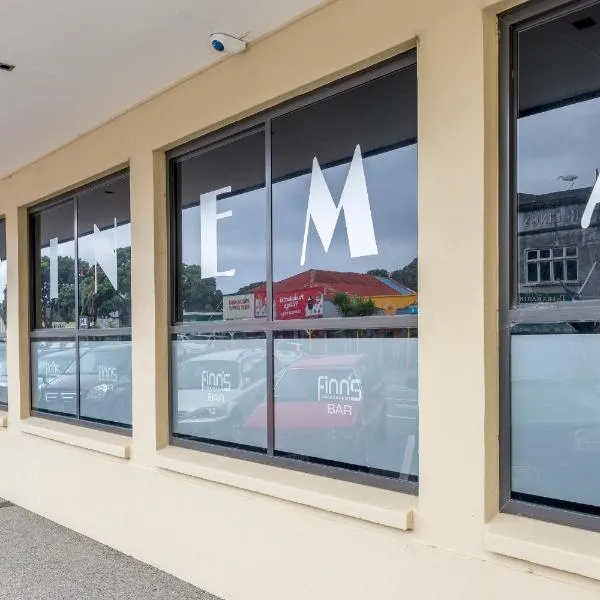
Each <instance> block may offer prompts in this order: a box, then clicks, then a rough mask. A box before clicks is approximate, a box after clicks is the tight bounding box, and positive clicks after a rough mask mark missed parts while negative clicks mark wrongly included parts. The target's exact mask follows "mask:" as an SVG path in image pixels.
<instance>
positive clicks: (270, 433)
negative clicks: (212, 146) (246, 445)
mask: <svg viewBox="0 0 600 600" xmlns="http://www.w3.org/2000/svg"><path fill="white" fill-rule="evenodd" d="M264 135H265V191H266V201H267V202H266V204H267V214H266V219H267V272H266V317H267V322H269V323H270V322H272V321H273V300H274V297H273V165H272V156H273V155H272V147H271V142H272V119H270V118H269V119H267V120H266V121H265V128H264ZM265 334H266V338H267V339H266V344H267V454H268V455H269V456H273V455H274V453H275V354H274V353H275V347H274V342H273V331H272V329H271V328H269V329H268V330H267V331H266V332H265Z"/></svg>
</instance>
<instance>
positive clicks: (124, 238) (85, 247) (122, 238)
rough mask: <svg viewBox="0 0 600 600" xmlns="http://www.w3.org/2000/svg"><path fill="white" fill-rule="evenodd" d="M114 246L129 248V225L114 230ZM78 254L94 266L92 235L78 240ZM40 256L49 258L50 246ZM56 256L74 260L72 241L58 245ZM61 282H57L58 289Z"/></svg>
mask: <svg viewBox="0 0 600 600" xmlns="http://www.w3.org/2000/svg"><path fill="white" fill-rule="evenodd" d="M116 244H117V248H129V247H130V246H131V223H124V224H123V225H119V226H117V228H116ZM78 253H79V260H82V261H87V262H88V263H89V264H90V265H93V264H94V261H95V253H94V234H93V233H88V234H86V235H83V236H81V237H79V238H78ZM41 255H42V256H47V257H49V256H50V246H45V247H43V248H42V249H41ZM58 256H67V257H70V258H73V259H74V258H75V246H74V244H73V240H71V241H68V242H62V243H61V244H58ZM1 277H2V273H1V266H0V285H2V281H4V280H3V279H1ZM60 284H61V281H60V280H59V287H60ZM0 289H1V288H0Z"/></svg>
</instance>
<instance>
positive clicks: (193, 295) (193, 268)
mask: <svg viewBox="0 0 600 600" xmlns="http://www.w3.org/2000/svg"><path fill="white" fill-rule="evenodd" d="M181 296H182V298H183V310H184V311H186V312H204V311H220V310H222V309H223V294H222V292H221V291H220V290H218V289H217V281H216V279H215V278H214V277H207V278H206V279H202V273H201V271H200V265H186V264H184V265H183V267H182V269H181Z"/></svg>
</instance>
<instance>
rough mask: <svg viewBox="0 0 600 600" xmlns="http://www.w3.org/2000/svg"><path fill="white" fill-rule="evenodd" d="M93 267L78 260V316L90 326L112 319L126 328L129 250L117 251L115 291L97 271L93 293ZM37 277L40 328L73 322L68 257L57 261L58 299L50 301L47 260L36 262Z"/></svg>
mask: <svg viewBox="0 0 600 600" xmlns="http://www.w3.org/2000/svg"><path fill="white" fill-rule="evenodd" d="M95 270H96V267H95V266H94V265H90V264H89V263H88V262H87V261H85V260H81V259H80V260H79V301H80V306H79V314H80V316H88V317H89V318H90V321H91V322H92V323H95V321H96V319H106V318H109V317H112V316H116V317H118V318H119V324H120V325H121V326H123V325H124V324H128V323H129V322H130V320H129V314H130V297H131V248H118V249H117V287H118V289H117V290H115V288H114V287H113V285H112V283H111V282H110V281H109V279H108V277H107V276H106V275H105V274H104V272H103V271H102V269H101V268H99V269H98V274H97V276H98V284H97V291H96V284H95ZM40 274H41V309H42V311H41V312H42V314H41V318H42V321H43V324H44V327H47V328H48V327H52V324H53V322H60V321H62V322H66V323H69V322H72V321H74V320H75V260H74V258H72V257H70V256H59V257H58V281H59V286H58V298H50V258H49V257H47V256H43V257H42V259H41V261H40Z"/></svg>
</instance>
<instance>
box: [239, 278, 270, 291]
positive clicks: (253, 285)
mask: <svg viewBox="0 0 600 600" xmlns="http://www.w3.org/2000/svg"><path fill="white" fill-rule="evenodd" d="M266 284H267V282H266V281H256V282H254V283H249V284H248V285H244V286H242V287H241V288H240V289H239V290H238V291H237V292H236V294H249V293H250V292H253V291H254V290H255V289H256V288H262V287H265V286H266Z"/></svg>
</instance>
